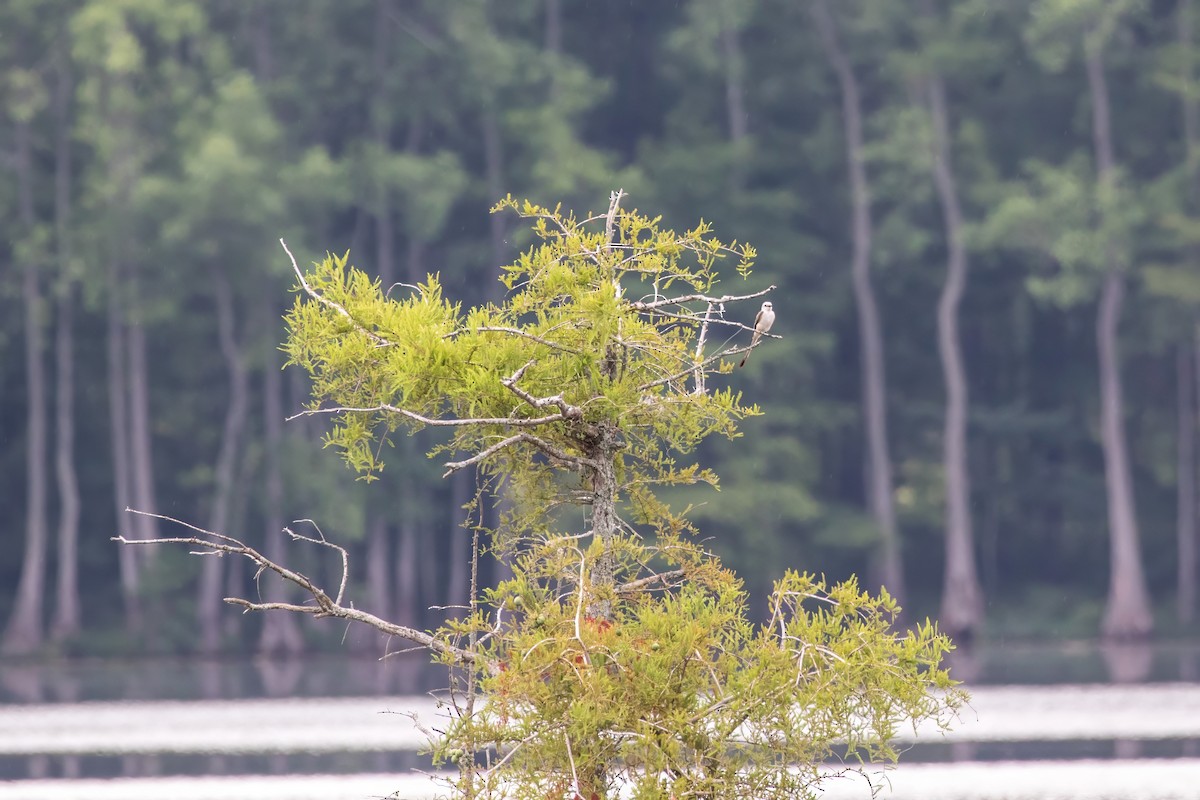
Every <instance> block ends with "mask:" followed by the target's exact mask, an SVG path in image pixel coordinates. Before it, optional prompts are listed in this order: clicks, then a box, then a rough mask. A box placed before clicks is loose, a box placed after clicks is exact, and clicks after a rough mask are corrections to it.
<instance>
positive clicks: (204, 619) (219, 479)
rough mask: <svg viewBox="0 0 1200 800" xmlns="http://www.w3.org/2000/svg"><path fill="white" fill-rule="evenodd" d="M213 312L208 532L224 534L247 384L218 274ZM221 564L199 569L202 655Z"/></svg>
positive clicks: (225, 283)
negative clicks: (221, 364) (219, 386)
mask: <svg viewBox="0 0 1200 800" xmlns="http://www.w3.org/2000/svg"><path fill="white" fill-rule="evenodd" d="M211 275H212V284H213V292H214V294H215V300H216V311H217V340H218V343H219V346H220V351H221V357H222V358H223V359H224V360H225V369H226V371H227V372H228V377H229V404H228V405H227V406H226V409H225V424H224V426H223V428H222V430H221V444H220V448H219V449H218V451H217V462H216V466H215V468H214V470H213V473H214V475H213V477H214V481H213V483H214V485H213V500H212V511H211V513H210V515H209V520H208V529H209V530H210V531H214V532H216V533H228V531H229V508H230V503H231V502H232V499H233V492H234V481H235V477H236V473H237V464H238V447H239V445H240V443H241V440H242V438H243V436H244V435H245V430H246V417H247V408H248V406H249V394H250V389H249V379H248V377H247V374H246V365H245V362H244V359H243V357H242V353H241V350H240V348H239V347H238V343H237V336H236V332H235V328H236V315H237V310H236V305H235V303H234V298H233V288H232V287H231V286H230V284H229V278H228V277H227V276H226V275H225V273H224V272H223V271H222V270H221V269H213V270H212V272H211ZM224 564H225V560H224V559H221V558H205V559H203V566H202V567H201V568H200V585H199V588H198V593H197V596H196V623H197V625H198V626H199V628H200V649H201V651H202V652H204V653H206V654H212V653H215V652H217V651H218V650H219V649H220V646H221V594H222V591H221V590H222V588H223V587H222V582H223V577H224V569H223V567H224Z"/></svg>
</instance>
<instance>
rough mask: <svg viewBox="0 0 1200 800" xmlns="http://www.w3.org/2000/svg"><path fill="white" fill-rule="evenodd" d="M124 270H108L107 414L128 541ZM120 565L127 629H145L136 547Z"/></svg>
mask: <svg viewBox="0 0 1200 800" xmlns="http://www.w3.org/2000/svg"><path fill="white" fill-rule="evenodd" d="M122 273H123V270H122V269H121V267H120V265H119V264H118V263H117V261H116V259H115V257H114V259H113V261H111V262H110V263H109V267H108V333H107V342H106V345H107V351H108V359H107V360H108V365H107V366H108V415H109V428H110V431H109V438H110V440H111V442H110V447H111V450H112V459H113V468H112V474H113V500H114V501H115V505H116V512H117V520H116V521H117V533H118V534H119V535H121V536H124V537H126V538H128V539H137V538H139V530H138V529H137V528H136V527H135V526H134V517H133V516H131V515H130V514H129V513H128V511H127V510H126V509H128V508H129V506H130V504H131V503H132V500H133V493H132V490H131V488H130V479H129V459H130V456H129V411H128V405H129V398H128V392H127V389H126V387H127V385H128V381H127V380H126V377H125V374H126V372H127V371H128V370H127V369H126V366H125V323H124V320H123V318H122V311H121V277H122ZM117 563H118V567H119V569H120V574H121V595H122V597H123V598H124V601H125V619H126V628H127V629H128V630H129V631H130V632H131V633H140V632H141V630H142V622H143V620H142V601H141V559H140V554H139V553H138V552H137V548H134V547H118V548H117Z"/></svg>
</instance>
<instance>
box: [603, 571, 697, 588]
mask: <svg viewBox="0 0 1200 800" xmlns="http://www.w3.org/2000/svg"><path fill="white" fill-rule="evenodd" d="M685 577H687V570H684V569H672V570H667V571H666V572H659V573H657V574H655V575H647V576H646V577H644V578H638V579H637V580H636V581H629V582H628V583H622V584H621V585H620V586H618V587H617V588H616V592H617V594H634V593H636V592H642V591H645V590H647V589H649V588H652V587H653V586H654V585H655V584H657V583H661V584H663V585H664V586H665V585H666V584H668V583H670V582H671V581H677V580H679V579H680V578H685Z"/></svg>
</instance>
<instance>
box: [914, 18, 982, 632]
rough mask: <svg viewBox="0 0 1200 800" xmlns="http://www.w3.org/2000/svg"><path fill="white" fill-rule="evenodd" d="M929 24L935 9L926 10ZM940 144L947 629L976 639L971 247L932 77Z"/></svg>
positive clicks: (936, 151) (929, 88)
mask: <svg viewBox="0 0 1200 800" xmlns="http://www.w3.org/2000/svg"><path fill="white" fill-rule="evenodd" d="M921 5H922V13H923V14H924V15H925V16H926V17H927V18H928V17H931V16H932V14H933V9H932V6H931V4H930V3H929V2H928V0H925V2H923V3H922V4H921ZM925 91H926V95H927V97H926V100H927V102H928V104H929V117H930V122H931V127H932V134H933V136H932V139H933V142H932V144H933V182H934V186H935V187H936V189H937V194H938V200H939V202H940V204H941V206H942V220H943V224H944V225H945V232H946V249H947V256H948V257H947V261H946V282H945V283H944V284H943V285H942V294H941V297H939V298H938V314H937V322H938V325H937V330H938V355H939V357H940V358H941V362H942V378H943V380H944V382H945V386H946V419H945V423H944V428H943V434H942V464H943V466H942V469H943V472H944V473H945V487H946V568H945V574H944V580H943V583H942V610H941V613H940V615H939V622H940V624H941V626H942V629H943V630H944V631H946V632H947V633H949V634H950V635H951V636H959V637H969V636H972V635H974V634H975V633H978V631H979V628H980V626H981V625H982V624H983V590H982V589H981V588H980V586H979V574H978V572H977V570H976V568H975V534H974V532H973V530H972V527H971V479H970V467H969V465H968V460H967V370H966V365H965V364H964V363H963V355H962V341H961V336H960V334H959V329H958V312H959V307H960V306H961V305H962V297H963V292H964V291H965V290H966V285H967V268H968V261H967V247H966V242H965V241H964V239H963V214H962V207H961V205H960V203H959V199H958V185H957V181H956V180H955V176H954V166H953V162H952V156H951V148H950V124H949V122H948V120H947V111H946V89H945V85H944V84H943V83H942V79H941V76H940V75H938V74H937V73H936V72H931V73H930V74H929V75H927V76H926V78H925Z"/></svg>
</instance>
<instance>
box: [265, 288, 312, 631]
mask: <svg viewBox="0 0 1200 800" xmlns="http://www.w3.org/2000/svg"><path fill="white" fill-rule="evenodd" d="M273 297H274V286H272V285H270V283H268V285H267V286H266V287H264V289H263V302H262V311H261V313H262V316H263V330H265V331H267V332H268V333H267V337H268V341H271V342H273V341H274V339H273V338H271V337H272V332H274V331H276V330H278V329H279V328H280V325H279V315H278V314H277V313H276V312H275V306H274V303H273V301H272V298H273ZM266 353H267V355H266V363H265V364H264V365H263V430H264V434H265V435H264V442H263V446H264V450H265V452H264V464H263V471H264V473H265V481H264V483H265V485H264V487H263V488H264V491H265V494H266V497H265V500H266V530H265V531H264V543H263V553H264V555H266V557H267V558H269V559H271V560H272V561H274V562H275V563H276V564H282V563H284V561H286V558H285V555H284V550H285V548H286V545H287V539H286V538H285V537H286V536H287V534H285V533H284V532H283V527H284V525H285V524H286V523H285V522H284V514H283V471H282V469H281V466H280V464H281V457H282V450H283V421H284V416H285V414H284V405H283V375H282V373H281V369H280V363H279V350H278V349H277V348H275V347H274V346H268V347H267V351H266ZM297 371H298V370H297ZM262 592H263V596H264V597H266V599H267V601H268V602H283V601H286V600H287V592H286V590H285V585H284V584H283V582H282V581H279V580H277V579H275V578H274V577H272V576H265V577H264V579H263V582H262ZM302 650H304V636H303V634H301V632H300V626H299V624H298V622H297V619H296V615H295V614H266V615H264V616H263V621H262V633H261V635H260V637H259V640H258V651H259V652H260V653H263V654H278V653H299V652H301V651H302Z"/></svg>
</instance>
